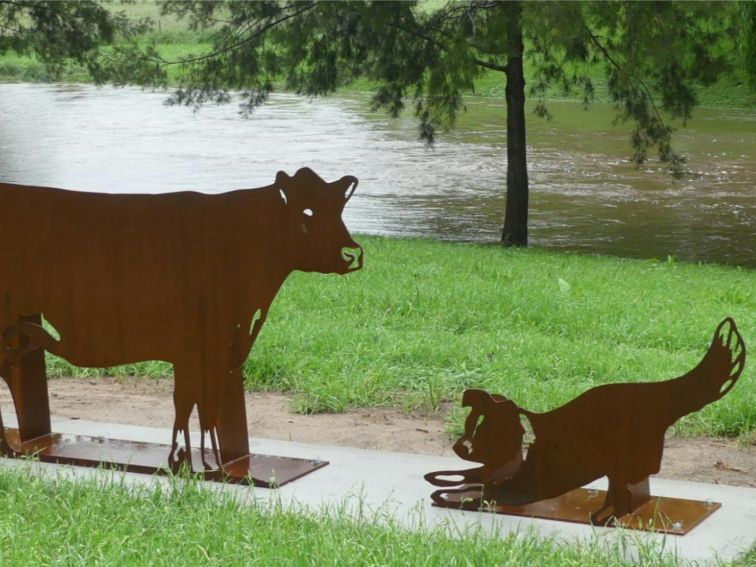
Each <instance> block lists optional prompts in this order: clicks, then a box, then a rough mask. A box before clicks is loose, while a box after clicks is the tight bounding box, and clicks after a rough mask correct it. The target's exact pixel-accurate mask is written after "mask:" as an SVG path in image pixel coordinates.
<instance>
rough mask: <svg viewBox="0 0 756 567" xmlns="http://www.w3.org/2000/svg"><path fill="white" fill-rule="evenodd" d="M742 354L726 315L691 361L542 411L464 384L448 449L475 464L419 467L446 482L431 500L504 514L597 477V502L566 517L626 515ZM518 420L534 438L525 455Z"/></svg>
mask: <svg viewBox="0 0 756 567" xmlns="http://www.w3.org/2000/svg"><path fill="white" fill-rule="evenodd" d="M745 357H746V349H745V344H744V343H743V338H742V337H741V335H740V333H739V332H738V330H737V327H736V326H735V322H734V321H733V320H732V319H730V318H727V319H725V320H724V321H722V322H721V323H720V324H719V326H718V327H717V329H716V331H715V332H714V338H713V340H712V342H711V346H710V347H709V350H708V352H707V353H706V354H705V355H704V357H703V359H702V360H701V362H700V363H699V364H698V366H696V367H695V368H694V369H693V370H691V371H690V372H688V373H687V374H684V375H683V376H680V377H679V378H675V379H673V380H667V381H664V382H637V383H625V384H607V385H603V386H598V387H596V388H593V389H591V390H588V391H587V392H585V393H583V394H582V395H580V396H578V397H577V398H575V399H574V400H572V401H571V402H568V403H567V404H565V405H563V406H561V407H558V408H556V409H554V410H552V411H548V412H545V413H534V412H531V411H528V410H526V409H524V408H521V407H519V406H517V405H516V404H515V403H514V402H513V401H511V400H509V399H507V398H505V397H504V396H500V395H497V394H489V393H487V392H484V391H482V390H467V391H466V392H465V393H464V395H463V398H462V405H463V406H465V407H469V408H470V414H469V415H468V417H467V420H466V422H465V431H464V434H463V436H462V437H460V439H459V440H457V442H456V443H455V444H454V452H455V453H456V454H457V455H458V456H459V457H460V458H462V459H464V460H466V461H472V462H476V463H480V464H481V465H482V466H479V467H475V468H470V469H466V470H459V471H452V470H447V471H436V472H432V473H428V474H427V475H425V479H426V480H427V481H428V482H430V483H431V484H433V485H435V486H440V487H445V488H444V489H442V490H437V491H435V492H434V493H433V494H432V496H431V498H432V499H433V501H434V503H436V504H437V505H439V506H447V507H460V505H461V503H462V502H464V501H465V498H467V499H470V500H472V501H477V506H481V505H482V504H483V503H484V502H488V503H491V505H492V506H494V507H495V506H501V507H503V508H502V510H501V511H503V512H504V513H507V512H506V508H507V507H509V508H511V507H526V506H529V505H532V504H534V503H537V502H540V501H543V500H548V499H553V498H556V497H564V496H563V495H567V494H569V493H570V492H571V491H574V490H575V489H578V488H580V487H581V486H583V485H585V484H588V483H590V482H592V481H594V480H596V479H599V478H602V477H604V476H606V477H607V478H608V480H609V489H608V491H607V492H606V496H605V498H604V500H603V502H602V503H601V504H600V505H598V506H595V505H591V506H589V509H588V511H587V512H579V513H577V515H578V516H581V514H582V516H584V517H580V518H578V519H575V521H590V522H592V523H594V524H600V525H605V524H607V523H610V522H613V521H614V520H616V519H622V518H623V517H626V516H628V515H631V514H633V513H634V512H636V511H638V509H639V508H641V507H642V506H644V505H645V504H647V503H648V502H649V501H651V500H652V496H651V494H650V490H649V476H650V475H652V474H655V473H657V472H659V468H660V466H661V459H662V452H663V450H664V434H665V432H666V431H667V429H668V428H669V427H670V426H671V425H672V424H673V423H675V422H676V421H677V420H678V419H680V418H681V417H683V416H685V415H687V414H689V413H692V412H694V411H697V410H700V409H701V408H703V407H704V406H706V405H707V404H710V403H711V402H714V401H716V400H718V399H719V398H721V397H722V396H724V395H725V394H726V393H727V392H729V391H730V389H732V387H733V386H734V385H735V383H736V382H737V380H738V378H739V377H740V375H741V373H742V372H743V368H744V366H745ZM523 421H527V422H528V423H529V424H530V427H531V429H532V431H533V434H534V437H535V439H534V440H533V441H532V442H531V443H530V444H529V446H528V447H527V452H526V455H523V436H524V433H525V429H524V427H523V424H522V422H523ZM461 496H464V498H461ZM555 506H556V505H555ZM708 513H710V512H708ZM557 516H558V515H556V516H555V517H557ZM687 523H688V524H691V523H692V520H690V519H688V520H687Z"/></svg>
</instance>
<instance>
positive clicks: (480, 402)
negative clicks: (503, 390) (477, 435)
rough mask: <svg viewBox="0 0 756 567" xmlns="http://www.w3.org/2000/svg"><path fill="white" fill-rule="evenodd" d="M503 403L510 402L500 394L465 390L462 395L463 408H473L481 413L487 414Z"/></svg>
mask: <svg viewBox="0 0 756 567" xmlns="http://www.w3.org/2000/svg"><path fill="white" fill-rule="evenodd" d="M502 401H509V400H507V398H505V397H504V396H500V395H499V394H493V395H492V394H489V393H488V392H486V391H485V390H477V389H471V390H465V393H464V394H462V407H468V408H473V409H475V410H478V411H479V412H480V413H486V412H487V411H489V410H490V409H492V408H494V407H495V406H496V404H497V403H500V402H502Z"/></svg>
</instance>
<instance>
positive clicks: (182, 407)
mask: <svg viewBox="0 0 756 567" xmlns="http://www.w3.org/2000/svg"><path fill="white" fill-rule="evenodd" d="M174 373H175V374H176V383H175V385H174V388H173V405H174V408H175V412H176V414H175V418H174V421H173V437H172V439H171V452H170V454H169V455H168V466H169V467H170V469H171V470H172V471H173V472H178V471H179V469H180V468H181V466H182V465H186V466H188V468H189V470H192V444H191V440H190V439H189V418H190V416H191V415H192V410H193V409H194V405H195V403H196V398H195V397H194V396H193V395H192V389H191V388H188V387H187V385H186V383H185V381H184V380H183V376H182V374H181V373H180V371H179V370H178V369H175V370H174ZM179 433H183V435H184V446H183V447H181V448H179V446H178V436H179Z"/></svg>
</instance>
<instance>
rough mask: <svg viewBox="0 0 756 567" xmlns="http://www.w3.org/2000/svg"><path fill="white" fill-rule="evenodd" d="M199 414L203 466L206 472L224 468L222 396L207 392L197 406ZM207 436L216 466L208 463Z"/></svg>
mask: <svg viewBox="0 0 756 567" xmlns="http://www.w3.org/2000/svg"><path fill="white" fill-rule="evenodd" d="M197 413H198V414H199V420H200V429H201V430H202V437H201V439H200V452H201V454H202V464H203V465H204V466H205V470H213V469H215V468H217V469H219V470H220V469H222V468H223V459H222V458H221V454H220V449H219V443H218V423H219V421H220V419H219V416H220V396H219V392H217V391H212V390H209V391H206V392H205V396H204V397H203V399H202V400H201V401H200V402H199V403H198V404H197ZM205 434H207V436H208V437H210V447H211V448H212V453H213V458H214V459H215V463H216V466H215V467H213V466H211V465H210V464H209V463H208V461H207V456H206V453H205Z"/></svg>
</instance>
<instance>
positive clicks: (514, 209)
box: [501, 2, 528, 246]
mask: <svg viewBox="0 0 756 567" xmlns="http://www.w3.org/2000/svg"><path fill="white" fill-rule="evenodd" d="M515 5H516V6H517V10H516V13H515V14H513V15H514V17H513V18H512V20H510V21H511V22H512V23H511V24H510V25H511V27H510V34H511V35H510V44H509V45H510V49H509V56H508V60H507V67H506V75H507V88H506V96H507V208H506V213H505V216H504V230H503V231H502V234H501V242H502V244H504V246H527V245H528V166H527V155H526V147H525V73H524V71H523V65H522V58H523V51H524V48H523V42H522V24H521V20H520V13H521V9H522V8H521V6H520V5H519V2H517V3H516V4H515V3H513V4H511V5H510V6H511V7H513V8H514V6H515Z"/></svg>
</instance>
